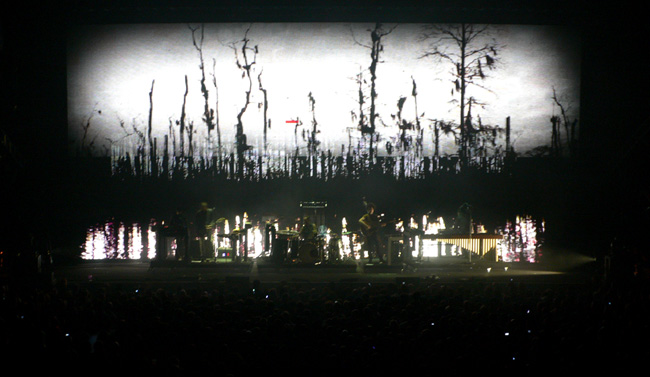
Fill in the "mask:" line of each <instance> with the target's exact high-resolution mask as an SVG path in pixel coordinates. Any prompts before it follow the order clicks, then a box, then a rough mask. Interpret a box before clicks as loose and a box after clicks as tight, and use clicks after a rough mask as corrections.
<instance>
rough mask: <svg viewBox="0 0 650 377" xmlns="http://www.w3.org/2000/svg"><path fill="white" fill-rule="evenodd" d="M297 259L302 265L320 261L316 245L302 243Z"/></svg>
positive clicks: (313, 243)
mask: <svg viewBox="0 0 650 377" xmlns="http://www.w3.org/2000/svg"><path fill="white" fill-rule="evenodd" d="M298 259H300V262H302V263H316V262H318V260H319V259H320V256H319V254H318V244H316V243H315V242H303V243H302V244H301V245H300V247H299V248H298Z"/></svg>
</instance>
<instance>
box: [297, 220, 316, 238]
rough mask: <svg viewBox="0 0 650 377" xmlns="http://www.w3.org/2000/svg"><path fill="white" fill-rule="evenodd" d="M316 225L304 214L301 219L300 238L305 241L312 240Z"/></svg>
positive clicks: (314, 235) (314, 236)
mask: <svg viewBox="0 0 650 377" xmlns="http://www.w3.org/2000/svg"><path fill="white" fill-rule="evenodd" d="M317 234H318V232H317V231H316V225H314V224H313V223H312V222H311V220H310V218H309V216H305V217H304V218H303V220H302V228H300V239H301V240H302V241H305V242H312V241H314V240H315V239H316V235H317Z"/></svg>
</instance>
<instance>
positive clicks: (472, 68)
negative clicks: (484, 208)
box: [419, 24, 504, 167]
mask: <svg viewBox="0 0 650 377" xmlns="http://www.w3.org/2000/svg"><path fill="white" fill-rule="evenodd" d="M490 34H491V26H490V25H474V24H431V25H425V26H424V27H423V31H422V34H421V35H420V37H419V40H420V41H421V42H425V43H427V44H428V47H427V48H426V50H425V52H424V53H423V54H422V55H421V58H428V57H430V58H433V59H435V60H437V61H445V62H448V63H449V64H450V65H451V66H452V67H453V68H452V70H451V75H452V83H453V85H454V87H453V88H452V90H451V94H452V97H456V96H458V97H459V99H458V100H456V99H455V98H454V100H452V102H455V103H457V104H458V107H459V110H460V122H459V124H460V134H461V135H460V143H459V147H460V148H459V149H460V151H459V152H460V153H459V154H460V161H461V167H466V166H468V163H469V160H470V158H471V155H470V145H469V143H470V132H471V130H470V129H469V124H468V122H467V118H468V114H470V112H471V110H470V109H471V106H472V105H478V106H481V107H483V106H485V103H483V102H481V101H479V100H477V98H476V97H474V96H469V92H470V88H471V87H478V88H482V89H485V90H488V91H489V89H488V88H486V87H485V86H483V84H482V83H481V81H482V80H484V79H485V78H486V77H487V74H486V70H491V69H494V68H496V67H497V64H498V63H499V62H500V58H499V57H498V54H499V52H500V51H501V49H502V48H503V47H504V46H501V45H500V44H499V43H497V42H496V40H494V39H493V38H491V37H490Z"/></svg>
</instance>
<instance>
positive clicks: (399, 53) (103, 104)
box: [68, 23, 580, 155]
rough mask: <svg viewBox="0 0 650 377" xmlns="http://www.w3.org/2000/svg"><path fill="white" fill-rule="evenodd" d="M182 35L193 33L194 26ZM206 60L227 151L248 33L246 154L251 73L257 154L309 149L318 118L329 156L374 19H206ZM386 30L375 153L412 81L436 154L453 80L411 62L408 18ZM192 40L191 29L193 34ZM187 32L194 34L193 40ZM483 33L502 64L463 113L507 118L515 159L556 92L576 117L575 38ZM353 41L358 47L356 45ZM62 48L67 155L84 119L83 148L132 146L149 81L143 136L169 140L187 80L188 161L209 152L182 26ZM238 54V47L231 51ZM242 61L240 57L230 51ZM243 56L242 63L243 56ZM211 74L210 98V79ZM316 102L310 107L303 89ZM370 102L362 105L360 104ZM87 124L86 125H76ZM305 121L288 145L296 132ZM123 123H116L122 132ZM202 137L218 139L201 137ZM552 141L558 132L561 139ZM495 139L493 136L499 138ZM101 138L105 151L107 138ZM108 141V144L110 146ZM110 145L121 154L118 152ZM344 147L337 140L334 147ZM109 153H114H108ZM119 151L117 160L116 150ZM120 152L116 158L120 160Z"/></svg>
mask: <svg viewBox="0 0 650 377" xmlns="http://www.w3.org/2000/svg"><path fill="white" fill-rule="evenodd" d="M191 26H192V27H194V28H196V27H200V26H201V25H199V24H192V25H191ZM204 26H205V30H204V42H203V48H202V52H203V60H204V63H205V65H204V70H205V76H206V81H205V82H206V88H207V90H208V92H209V98H208V102H209V106H210V108H212V109H214V108H215V107H216V104H217V94H218V114H219V127H220V130H221V138H222V143H223V147H224V148H225V149H226V151H232V150H233V149H234V147H235V131H236V130H235V125H236V123H237V114H238V113H239V112H240V110H241V109H242V107H243V106H244V103H245V95H246V90H247V88H248V80H247V78H246V77H243V71H242V70H241V69H240V68H238V67H237V65H236V60H235V53H234V51H233V49H232V48H231V47H230V46H229V45H230V44H231V43H233V42H234V43H236V42H238V41H241V40H242V38H243V37H244V34H245V32H246V29H247V28H249V27H250V31H249V32H248V38H249V40H250V42H249V47H255V46H257V54H256V57H255V64H254V65H253V66H252V71H251V78H252V80H253V81H252V91H251V97H250V105H249V106H248V109H247V110H246V112H245V113H244V116H243V118H242V120H243V131H244V133H245V134H246V136H247V142H248V144H249V145H251V146H252V147H253V150H258V151H260V150H262V149H263V129H264V123H263V122H264V121H263V106H262V103H263V94H262V91H260V90H259V83H258V80H257V78H258V75H259V74H260V73H262V76H261V78H262V82H263V87H264V89H266V90H267V94H268V97H267V98H268V118H269V119H270V120H271V127H270V128H267V137H268V144H267V146H268V150H269V151H271V152H278V153H279V151H285V152H292V151H294V150H295V147H296V145H298V147H299V148H300V151H301V153H302V152H303V151H304V152H305V153H306V149H307V142H306V141H305V140H304V139H303V138H302V130H303V129H305V130H307V131H309V130H311V124H312V123H311V122H312V115H315V118H316V121H317V122H318V130H319V131H320V133H319V134H318V136H317V138H318V140H319V141H321V145H320V146H319V148H320V149H321V150H331V151H332V153H334V154H339V153H341V151H342V150H344V151H346V149H345V148H347V145H348V142H349V141H350V140H351V139H352V140H353V143H355V144H356V140H358V139H359V138H360V137H361V132H360V131H359V130H357V129H356V126H357V124H358V120H355V119H353V117H352V112H358V108H359V104H358V98H359V94H358V90H359V86H358V84H357V83H356V81H355V77H356V75H358V74H359V73H360V72H361V73H362V74H363V78H364V79H365V80H366V84H365V86H364V91H365V93H366V95H368V96H369V94H370V89H369V85H370V73H369V71H368V67H369V66H370V63H371V58H370V50H369V49H368V48H365V47H363V46H361V45H360V44H359V43H361V44H366V45H369V44H370V43H371V42H370V33H369V29H372V28H373V27H374V24H345V23H322V24H318V23H266V24H265V23H262V24H205V25H204ZM394 26H396V27H395V29H394V30H393V31H392V32H391V33H390V34H388V35H386V36H385V37H383V38H382V44H383V46H384V47H383V51H382V52H381V55H380V63H379V64H378V66H377V80H376V90H377V94H378V96H377V112H378V114H379V119H380V121H378V125H377V133H378V134H379V135H380V136H381V140H380V142H379V143H378V154H379V155H384V154H386V148H385V145H386V142H387V141H391V140H395V138H396V137H397V136H398V134H399V129H398V127H397V126H396V121H395V120H394V119H393V118H392V117H391V114H396V113H397V111H398V108H397V103H398V100H399V99H400V97H406V101H405V102H404V106H403V109H402V112H401V116H402V118H403V119H408V120H410V121H413V120H414V119H415V116H416V112H415V111H416V110H415V105H416V104H415V102H414V98H413V96H412V95H411V93H412V88H413V80H414V81H415V82H416V84H417V111H418V113H419V114H418V115H422V113H424V116H423V117H421V118H420V122H421V124H422V126H423V127H424V131H423V151H424V153H428V154H430V153H431V152H432V148H433V142H432V140H433V139H432V132H433V131H432V128H431V126H430V124H431V123H432V121H431V119H437V120H445V121H449V122H454V123H456V124H458V123H459V111H458V108H457V105H454V104H453V103H451V102H450V101H451V100H453V99H454V98H456V99H458V95H457V93H454V94H453V95H452V89H453V88H454V84H453V80H454V78H453V77H452V75H451V72H452V71H453V70H454V69H455V67H453V66H451V65H450V64H449V63H446V62H438V61H435V60H433V59H430V58H421V56H422V55H423V53H424V52H425V50H426V49H427V47H428V43H427V42H423V41H421V40H419V39H418V37H419V36H420V35H421V32H422V25H419V24H399V25H395V24H386V25H385V26H384V27H385V29H390V28H392V27H394ZM198 33H200V31H198ZM197 37H198V34H197ZM490 38H493V39H494V40H496V42H497V43H499V44H500V45H502V46H503V48H502V49H501V51H500V52H499V58H500V64H499V66H498V67H497V68H496V69H494V70H489V71H488V70H486V71H485V72H486V74H487V76H488V77H487V78H485V79H484V80H482V81H481V85H482V86H484V87H485V88H487V89H489V90H485V89H481V88H478V87H471V88H469V89H468V96H470V95H471V96H474V97H476V98H477V99H479V100H481V101H483V102H484V103H485V104H486V106H485V108H480V107H478V106H475V107H473V108H472V115H473V117H474V120H476V119H477V117H479V116H480V118H481V120H482V122H483V124H489V125H500V126H501V127H505V120H506V117H508V116H510V117H511V127H512V136H511V137H512V141H513V143H514V148H515V150H516V152H518V153H520V154H523V153H526V152H528V151H530V150H532V149H534V148H536V147H539V146H545V145H550V144H551V133H552V132H551V129H552V126H551V122H550V118H551V116H553V115H559V108H558V107H557V106H556V105H554V102H553V100H552V95H553V88H555V90H556V92H557V94H558V96H559V97H560V99H562V101H563V102H564V104H565V105H566V106H567V107H568V108H569V110H570V113H571V116H572V117H576V118H577V117H578V115H579V114H578V111H579V108H578V106H579V97H580V94H579V84H580V71H579V70H580V43H579V39H578V36H577V34H575V33H573V32H571V31H570V30H566V29H563V28H558V27H553V26H528V25H527V26H523V25H521V26H520V25H498V26H495V28H494V29H493V30H492V33H491V34H490ZM355 40H356V41H357V42H359V43H356V42H355ZM68 47H69V51H68V117H69V138H70V140H71V143H72V146H73V147H72V149H73V150H75V149H76V148H79V146H80V143H81V140H82V138H83V134H84V128H83V127H82V126H83V125H84V124H89V125H90V126H89V128H88V129H87V136H86V143H89V141H90V140H94V144H93V146H94V152H93V153H94V154H95V155H104V154H110V153H111V150H112V151H113V152H112V153H123V152H124V151H129V148H133V146H134V145H135V144H136V143H137V135H131V136H128V135H129V134H130V133H132V132H133V130H134V127H135V128H136V129H139V130H140V131H141V132H145V129H146V127H147V123H148V118H149V109H150V98H149V92H150V91H151V87H152V82H153V81H154V80H155V85H154V89H153V96H152V102H153V111H152V126H153V130H152V136H153V137H156V138H158V140H159V141H158V142H159V144H158V145H159V146H160V145H161V140H162V138H163V137H164V135H165V134H168V133H169V129H170V120H171V121H172V122H173V129H174V130H175V131H174V132H178V127H177V126H176V123H175V122H176V121H177V120H179V119H180V117H181V109H182V104H183V98H184V93H185V76H186V75H187V79H188V94H187V102H186V114H187V115H186V116H187V118H186V122H187V123H189V122H193V125H194V131H195V132H196V133H195V134H194V137H193V140H194V142H195V145H196V146H195V149H194V150H195V153H199V154H205V153H208V154H209V153H210V152H209V149H211V148H212V149H213V150H214V148H215V147H216V144H214V142H213V144H208V142H207V135H208V133H207V128H206V126H205V124H204V122H203V121H202V116H203V113H204V106H205V100H204V97H203V96H202V92H201V88H200V80H201V70H200V68H199V63H200V60H199V52H198V51H197V49H196V48H195V47H194V45H193V43H192V32H191V30H190V28H189V27H188V25H187V24H144V25H102V26H84V27H80V28H79V29H77V30H75V31H74V32H73V33H71V34H70V36H69V46H68ZM237 48H238V49H241V44H237ZM238 54H239V55H238V56H239V58H240V60H241V59H242V58H243V57H242V55H241V50H240V51H238ZM252 57H253V53H252V52H250V56H249V58H251V59H252ZM213 74H214V78H215V79H216V82H217V86H218V93H217V90H216V89H215V86H214V85H213ZM310 93H311V96H312V98H313V99H314V100H315V104H314V105H315V106H314V113H313V114H312V112H311V105H310V100H309V95H310ZM367 101H368V102H367V104H369V100H367ZM88 119H90V123H87V121H88ZM296 119H300V120H301V121H302V126H300V127H299V130H298V138H297V139H296V136H295V134H294V131H295V124H293V123H287V121H290V120H296ZM120 121H122V122H123V124H124V127H125V128H124V129H123V128H121V127H120ZM211 135H212V137H213V139H214V137H216V132H215V131H213V132H212V133H211ZM561 136H562V137H563V138H564V137H565V135H561ZM499 142H500V143H503V140H500V141H499ZM111 143H112V144H111ZM111 145H112V146H111ZM117 146H119V147H120V148H116V147H117ZM342 146H345V148H344V149H342ZM440 147H441V151H440V152H441V154H455V153H457V148H458V147H457V146H456V145H455V144H454V142H453V138H452V137H451V136H449V135H443V136H441V139H440ZM112 148H113V149H112ZM116 151H118V152H116ZM119 151H122V152H119Z"/></svg>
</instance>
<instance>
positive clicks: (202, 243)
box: [194, 202, 214, 262]
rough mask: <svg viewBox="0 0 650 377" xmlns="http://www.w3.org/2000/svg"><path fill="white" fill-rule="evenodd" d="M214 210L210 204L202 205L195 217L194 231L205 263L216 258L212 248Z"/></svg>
mask: <svg viewBox="0 0 650 377" xmlns="http://www.w3.org/2000/svg"><path fill="white" fill-rule="evenodd" d="M213 212H214V211H213V209H212V208H209V207H208V203H206V202H203V203H201V208H200V209H199V210H198V211H197V212H196V215H195V216H194V231H195V234H196V237H197V238H198V240H199V252H200V254H201V261H202V262H204V261H205V260H206V259H207V258H213V257H214V249H213V247H212V242H211V241H212V231H213V228H212V226H213V219H212V217H213Z"/></svg>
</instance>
